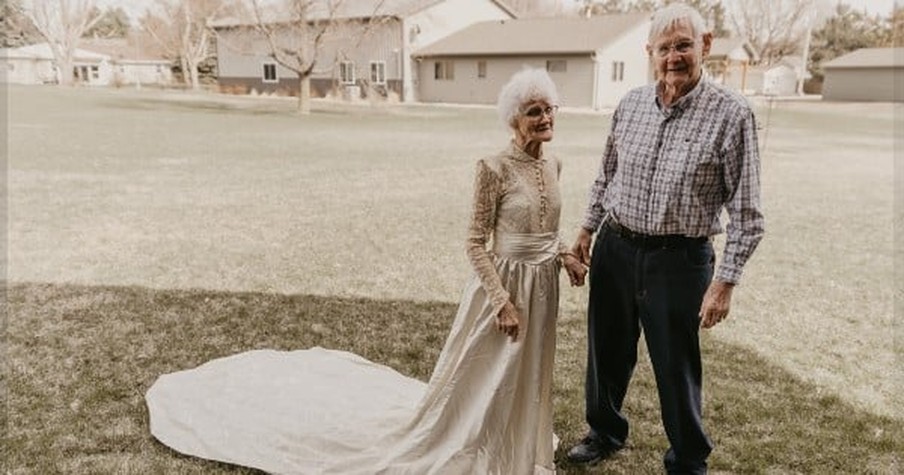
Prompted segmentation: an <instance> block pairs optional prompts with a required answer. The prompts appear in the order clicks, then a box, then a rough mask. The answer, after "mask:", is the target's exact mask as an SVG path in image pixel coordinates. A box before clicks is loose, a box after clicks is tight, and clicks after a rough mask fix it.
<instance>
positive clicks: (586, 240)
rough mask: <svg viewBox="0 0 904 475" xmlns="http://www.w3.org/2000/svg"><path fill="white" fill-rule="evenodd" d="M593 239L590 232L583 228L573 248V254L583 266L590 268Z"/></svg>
mask: <svg viewBox="0 0 904 475" xmlns="http://www.w3.org/2000/svg"><path fill="white" fill-rule="evenodd" d="M592 238H593V236H592V235H591V234H590V231H588V230H586V229H584V228H581V230H580V231H579V232H578V237H577V239H575V241H574V246H571V252H572V254H574V255H575V256H576V257H577V258H578V260H579V261H580V262H581V264H584V265H585V266H588V267H589V266H590V241H591V239H592Z"/></svg>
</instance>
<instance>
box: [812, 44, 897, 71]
mask: <svg viewBox="0 0 904 475" xmlns="http://www.w3.org/2000/svg"><path fill="white" fill-rule="evenodd" d="M902 66H904V48H862V49H858V50H857V51H854V52H852V53H848V54H846V55H844V56H839V57H837V58H835V59H833V60H831V61H829V62H828V63H826V64H824V65H823V67H824V68H826V69H831V68H893V67H902Z"/></svg>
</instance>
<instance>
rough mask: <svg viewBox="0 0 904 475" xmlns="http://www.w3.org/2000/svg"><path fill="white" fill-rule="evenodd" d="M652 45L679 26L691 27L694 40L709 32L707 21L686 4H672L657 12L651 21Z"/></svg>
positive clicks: (650, 39)
mask: <svg viewBox="0 0 904 475" xmlns="http://www.w3.org/2000/svg"><path fill="white" fill-rule="evenodd" d="M650 22H651V23H650V38H649V41H650V44H653V42H654V41H656V39H657V38H659V36H660V35H662V34H663V33H665V32H666V31H669V30H671V29H672V28H675V27H677V26H689V27H691V31H692V32H693V34H694V38H699V37H700V35H702V34H704V33H706V32H708V31H709V28H707V26H706V21H705V20H704V19H703V17H702V16H701V15H700V12H698V11H697V10H695V9H694V8H692V7H690V6H688V5H685V4H684V3H678V2H675V3H670V4H668V5H666V6H665V7H662V8H660V9H659V10H656V12H655V13H653V17H652V18H651V19H650Z"/></svg>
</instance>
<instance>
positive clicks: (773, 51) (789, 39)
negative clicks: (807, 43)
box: [730, 0, 816, 64]
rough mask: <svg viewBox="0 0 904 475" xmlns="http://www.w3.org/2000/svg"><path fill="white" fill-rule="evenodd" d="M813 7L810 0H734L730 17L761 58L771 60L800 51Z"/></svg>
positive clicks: (813, 3)
mask: <svg viewBox="0 0 904 475" xmlns="http://www.w3.org/2000/svg"><path fill="white" fill-rule="evenodd" d="M815 8H816V4H815V1H814V0H734V2H733V5H732V8H731V14H730V17H731V21H732V23H733V25H734V28H735V31H737V32H738V34H740V35H741V36H742V37H744V38H745V39H747V41H748V42H750V44H751V45H752V46H753V47H754V48H756V50H757V51H758V52H759V53H760V58H762V61H763V62H764V63H765V64H773V63H775V62H777V61H779V60H781V59H782V58H783V57H785V56H789V55H792V54H795V53H797V52H799V51H800V48H801V45H802V44H803V40H804V36H805V35H806V34H807V28H808V27H810V26H811V25H810V23H811V22H812V21H813V19H814V16H813V12H814V11H815Z"/></svg>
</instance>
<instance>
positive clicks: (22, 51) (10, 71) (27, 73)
mask: <svg viewBox="0 0 904 475" xmlns="http://www.w3.org/2000/svg"><path fill="white" fill-rule="evenodd" d="M0 58H2V59H3V62H4V63H6V68H5V74H4V75H3V80H4V81H5V82H7V83H10V84H49V83H59V82H60V76H59V74H60V71H59V69H58V68H57V66H56V62H55V61H54V57H53V53H52V52H51V50H50V46H48V45H47V43H38V44H33V45H28V46H21V47H19V48H4V49H3V50H2V51H0ZM109 61H110V58H109V57H108V56H106V55H103V54H98V53H94V52H91V51H86V50H83V49H80V48H77V49H76V50H75V54H74V55H73V59H72V68H73V70H72V72H71V73H70V74H72V75H73V78H74V79H76V81H78V82H82V83H84V84H88V85H101V84H103V82H104V79H105V78H106V76H107V74H108V71H109Z"/></svg>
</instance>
